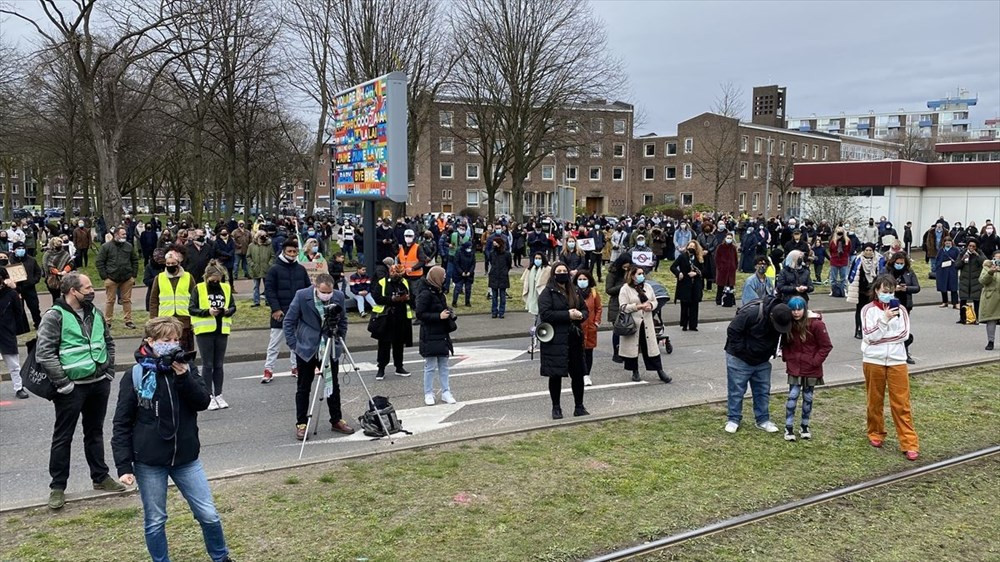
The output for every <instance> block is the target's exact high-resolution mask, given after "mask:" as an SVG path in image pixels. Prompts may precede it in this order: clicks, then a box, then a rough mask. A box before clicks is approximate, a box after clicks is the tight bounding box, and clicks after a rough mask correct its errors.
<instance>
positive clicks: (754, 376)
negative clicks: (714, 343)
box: [726, 353, 771, 423]
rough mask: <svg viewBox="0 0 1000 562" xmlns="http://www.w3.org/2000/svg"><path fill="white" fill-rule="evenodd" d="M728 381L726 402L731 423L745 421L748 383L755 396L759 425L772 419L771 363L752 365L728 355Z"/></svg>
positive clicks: (754, 404) (754, 413)
mask: <svg viewBox="0 0 1000 562" xmlns="http://www.w3.org/2000/svg"><path fill="white" fill-rule="evenodd" d="M726 381H727V383H728V387H729V395H728V398H727V400H726V405H727V408H728V410H729V412H728V418H729V421H731V422H736V423H740V421H742V420H743V395H744V394H746V392H747V383H750V392H751V393H752V394H753V417H754V419H756V420H757V423H764V422H766V421H767V420H769V419H770V418H771V416H770V414H768V412H767V407H768V404H769V403H770V400H771V362H770V361H764V362H763V363H761V364H760V365H750V364H748V363H746V362H745V361H743V360H742V359H740V358H738V357H734V356H732V355H730V354H728V353H727V354H726Z"/></svg>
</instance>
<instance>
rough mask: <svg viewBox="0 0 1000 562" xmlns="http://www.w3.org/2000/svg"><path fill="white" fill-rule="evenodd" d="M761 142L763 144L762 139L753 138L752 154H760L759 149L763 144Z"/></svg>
mask: <svg viewBox="0 0 1000 562" xmlns="http://www.w3.org/2000/svg"><path fill="white" fill-rule="evenodd" d="M763 142H764V139H762V138H760V137H754V138H753V153H754V154H760V147H761V145H762V144H763Z"/></svg>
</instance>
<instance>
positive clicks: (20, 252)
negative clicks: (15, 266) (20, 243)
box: [14, 248, 25, 258]
mask: <svg viewBox="0 0 1000 562" xmlns="http://www.w3.org/2000/svg"><path fill="white" fill-rule="evenodd" d="M24 254H25V251H24V248H18V249H17V250H14V255H15V256H17V257H19V258H23V257H24Z"/></svg>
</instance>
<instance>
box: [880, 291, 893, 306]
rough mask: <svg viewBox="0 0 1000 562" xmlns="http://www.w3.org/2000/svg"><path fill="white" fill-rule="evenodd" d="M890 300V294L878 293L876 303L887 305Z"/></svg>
mask: <svg viewBox="0 0 1000 562" xmlns="http://www.w3.org/2000/svg"><path fill="white" fill-rule="evenodd" d="M891 300H892V293H879V294H878V301H879V302H880V303H882V304H889V301H891Z"/></svg>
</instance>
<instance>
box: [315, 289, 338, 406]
mask: <svg viewBox="0 0 1000 562" xmlns="http://www.w3.org/2000/svg"><path fill="white" fill-rule="evenodd" d="M313 302H314V303H315V306H316V314H319V317H320V321H321V322H322V320H323V318H324V317H325V316H326V310H325V309H324V308H323V301H321V300H319V299H318V298H314V299H313ZM329 345H330V341H329V339H328V338H327V337H326V336H323V337H322V338H321V339H320V342H319V357H320V359H321V360H320V365H323V373H322V375H323V397H324V398H329V397H330V396H331V395H333V360H334V356H335V355H334V356H331V357H330V360H329V361H327V362H326V363H325V364H324V362H323V361H322V358H323V357H326V351H327V347H328V346H329ZM334 345H335V346H336V342H334ZM336 352H337V350H336V347H334V354H336Z"/></svg>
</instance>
